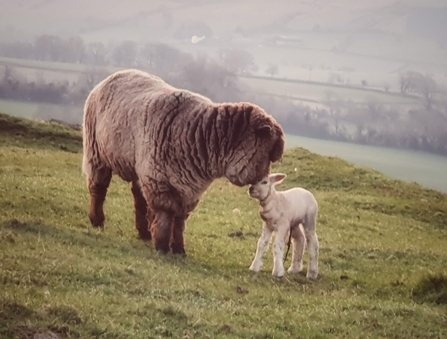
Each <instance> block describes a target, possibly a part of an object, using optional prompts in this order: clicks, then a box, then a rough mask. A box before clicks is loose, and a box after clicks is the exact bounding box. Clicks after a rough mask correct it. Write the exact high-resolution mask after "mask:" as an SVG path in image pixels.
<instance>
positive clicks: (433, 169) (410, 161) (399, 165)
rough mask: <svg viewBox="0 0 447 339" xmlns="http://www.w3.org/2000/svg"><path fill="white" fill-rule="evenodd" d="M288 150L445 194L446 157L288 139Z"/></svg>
mask: <svg viewBox="0 0 447 339" xmlns="http://www.w3.org/2000/svg"><path fill="white" fill-rule="evenodd" d="M287 147H288V148H293V147H303V148H306V149H308V150H310V151H311V152H315V153H318V154H322V155H326V156H337V157H339V158H341V159H344V160H347V161H349V162H351V163H354V164H357V165H361V166H365V167H370V168H373V169H376V170H378V171H380V172H382V173H385V174H386V175H389V176H392V177H395V178H398V179H401V180H405V181H409V182H417V183H419V184H421V185H423V186H426V187H429V188H432V189H435V190H439V191H442V192H447V174H446V173H447V157H444V156H441V155H435V154H430V153H425V152H417V151H410V150H401V149H395V148H385V147H374V146H365V145H356V144H351V143H346V142H336V141H327V140H318V139H311V138H305V137H299V136H294V135H288V136H287Z"/></svg>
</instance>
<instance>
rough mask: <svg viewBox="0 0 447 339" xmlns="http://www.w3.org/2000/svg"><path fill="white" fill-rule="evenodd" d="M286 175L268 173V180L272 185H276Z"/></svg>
mask: <svg viewBox="0 0 447 339" xmlns="http://www.w3.org/2000/svg"><path fill="white" fill-rule="evenodd" d="M286 177H287V175H285V174H283V173H273V174H270V175H269V178H270V182H271V183H272V184H273V185H277V184H280V183H282V182H283V180H284V179H285V178H286Z"/></svg>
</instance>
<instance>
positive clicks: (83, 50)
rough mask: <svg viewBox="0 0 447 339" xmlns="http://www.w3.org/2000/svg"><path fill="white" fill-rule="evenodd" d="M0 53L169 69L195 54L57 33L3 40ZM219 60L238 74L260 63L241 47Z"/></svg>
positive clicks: (164, 71) (224, 52) (163, 46)
mask: <svg viewBox="0 0 447 339" xmlns="http://www.w3.org/2000/svg"><path fill="white" fill-rule="evenodd" d="M0 56H1V57H9V58H18V59H28V60H38V61H49V62H65V63H77V64H85V65H90V66H96V67H105V66H118V67H138V68H143V69H150V70H154V69H155V70H157V71H158V72H159V73H162V74H167V73H170V72H171V70H172V67H174V68H176V67H177V66H178V64H180V65H183V64H185V63H188V62H191V60H192V56H191V55H190V54H187V53H183V52H181V51H179V50H178V49H175V48H173V47H171V46H169V45H167V44H163V43H146V44H143V45H139V44H138V43H137V42H135V41H132V40H126V41H122V42H120V43H114V44H113V43H110V44H108V45H105V44H104V43H103V42H90V43H85V42H84V40H83V39H82V38H80V37H70V38H67V39H64V38H61V37H58V36H55V35H47V34H45V35H40V36H37V37H36V38H35V39H34V41H33V43H26V42H13V43H0ZM217 62H218V63H219V64H220V66H221V67H223V68H225V69H226V70H227V71H229V72H232V73H235V74H246V73H251V72H255V71H256V70H257V69H258V67H257V66H256V64H255V59H254V56H253V55H252V54H251V53H249V52H247V51H245V50H243V49H238V48H233V49H222V50H220V51H219V52H218V60H217Z"/></svg>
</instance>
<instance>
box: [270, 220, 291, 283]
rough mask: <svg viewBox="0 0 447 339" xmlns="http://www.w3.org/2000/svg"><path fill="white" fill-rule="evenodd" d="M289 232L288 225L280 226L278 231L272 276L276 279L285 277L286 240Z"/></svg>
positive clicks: (274, 248)
mask: <svg viewBox="0 0 447 339" xmlns="http://www.w3.org/2000/svg"><path fill="white" fill-rule="evenodd" d="M288 232H289V225H288V224H280V225H278V230H277V231H276V238H275V244H274V247H273V257H274V258H273V271H272V274H273V275H274V276H275V277H282V276H283V275H284V264H283V257H284V246H285V238H286V235H287V233H288Z"/></svg>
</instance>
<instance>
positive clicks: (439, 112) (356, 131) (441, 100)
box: [0, 36, 447, 155]
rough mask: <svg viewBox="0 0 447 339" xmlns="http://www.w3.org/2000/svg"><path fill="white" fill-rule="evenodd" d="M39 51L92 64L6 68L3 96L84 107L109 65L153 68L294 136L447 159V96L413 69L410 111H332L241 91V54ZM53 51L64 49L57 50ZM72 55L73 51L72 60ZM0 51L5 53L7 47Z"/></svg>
mask: <svg viewBox="0 0 447 339" xmlns="http://www.w3.org/2000/svg"><path fill="white" fill-rule="evenodd" d="M37 42H39V43H37ZM52 45H53V47H51V46H52ZM19 46H22V47H23V45H22V44H21V43H16V45H14V44H13V45H11V46H10V47H14V48H15V51H18V50H21V49H20V48H19ZM33 46H34V47H33V49H35V50H34V52H33V53H34V54H32V55H34V56H35V57H36V58H37V57H38V58H40V60H47V61H62V62H65V61H66V62H69V60H71V62H78V63H85V64H87V65H90V66H86V68H85V71H84V72H83V73H81V74H80V75H79V77H78V78H77V79H76V80H75V81H72V82H69V81H63V82H54V81H50V80H48V79H37V80H33V81H29V80H27V79H26V78H25V77H24V76H22V75H21V74H20V73H19V72H18V71H16V70H14V69H12V68H10V67H4V68H3V69H2V68H1V67H0V98H8V99H16V100H21V101H32V102H42V103H57V104H63V105H66V106H78V107H80V106H81V105H82V104H83V103H84V101H85V99H86V97H87V95H88V93H89V91H90V90H91V89H92V88H93V86H95V85H96V84H97V83H98V82H99V81H100V80H102V79H104V78H105V77H106V76H107V75H108V74H110V70H109V69H108V68H107V67H106V66H107V65H110V61H111V60H114V61H113V62H112V64H114V65H119V66H122V67H138V68H141V69H144V70H149V71H150V72H152V73H154V74H157V75H159V76H161V77H163V78H164V79H166V80H167V81H168V82H169V83H171V84H173V85H174V86H177V87H180V88H186V89H189V90H192V91H195V92H198V93H201V94H203V95H206V96H208V97H210V98H211V99H212V100H214V101H217V102H224V101H251V102H253V103H256V104H258V105H260V106H261V107H263V108H264V109H265V110H266V111H267V112H269V113H270V114H272V115H273V116H274V117H275V118H276V119H277V120H278V121H279V122H280V123H281V124H282V125H283V126H284V129H285V130H286V132H288V133H291V134H297V135H303V136H309V137H315V138H322V139H328V140H342V141H350V142H356V143H363V144H369V145H380V146H394V147H402V148H410V149H418V150H424V151H428V152H434V153H438V154H443V155H447V98H446V97H443V96H441V95H440V94H439V93H437V86H436V83H435V82H434V81H433V79H432V78H430V77H428V76H424V75H422V74H420V73H416V72H408V73H406V74H404V75H402V77H401V78H400V85H401V91H402V93H403V94H405V93H409V92H415V93H419V94H420V95H421V97H422V98H423V100H421V101H420V104H415V105H414V107H412V108H411V109H409V110H407V111H397V110H396V109H394V108H392V107H390V106H387V105H384V104H382V103H380V102H378V101H375V100H370V101H368V102H367V103H365V104H364V105H358V104H353V103H349V102H345V101H342V100H339V99H338V98H337V97H336V96H335V95H333V94H331V93H328V95H327V97H326V98H325V99H324V100H323V102H324V104H325V105H326V108H320V109H310V108H308V107H306V106H303V105H300V104H296V103H293V102H291V101H288V100H285V99H278V98H275V97H273V96H271V95H268V94H265V93H261V94H259V93H255V92H253V91H252V90H251V89H249V88H245V87H243V86H242V84H241V83H240V82H239V81H238V75H239V74H243V73H246V72H252V71H254V70H255V69H256V65H255V63H254V58H253V57H252V56H251V55H250V54H249V53H246V52H245V51H243V50H237V49H235V50H229V49H228V50H222V51H219V53H218V54H217V55H216V57H215V58H210V57H208V56H205V55H202V56H198V57H194V56H193V55H191V54H187V53H184V52H181V51H179V50H177V49H175V48H173V47H171V46H168V45H165V44H160V43H157V44H146V45H144V46H138V45H137V44H136V43H134V42H130V41H125V42H122V43H120V44H117V45H116V46H115V47H114V48H112V49H110V48H106V46H104V45H103V44H102V43H92V44H88V45H83V42H82V40H79V39H66V40H63V39H59V38H57V39H56V38H55V39H50V38H48V36H46V37H45V38H44V37H42V36H41V37H38V38H36V42H35V44H34V45H33ZM43 46H47V47H45V48H44V47H43ZM55 46H59V47H60V49H61V50H60V51H59V52H57V48H56V47H55ZM62 46H65V47H62ZM82 46H84V47H82ZM14 48H12V49H11V50H9V52H11V51H13V50H14ZM36 48H37V49H36ZM70 50H71V51H72V54H71V56H68V54H70V53H69V52H68V51H70ZM0 51H1V53H3V54H5V53H6V52H5V49H4V48H3V47H2V48H0ZM6 51H8V50H7V49H6ZM37 51H39V53H37ZM62 51H65V52H62ZM73 51H77V52H76V53H75V52H73ZM11 53H12V52H11ZM8 56H11V55H8ZM13 56H14V57H17V55H13ZM238 56H239V57H238ZM69 58H72V59H69ZM267 72H268V73H269V74H270V75H272V76H273V74H274V73H275V72H277V68H276V66H275V65H270V66H269V69H268V70H267ZM75 112H77V113H76V114H77V116H71V117H70V122H73V121H75V122H76V121H78V122H80V121H81V119H82V109H78V110H75ZM45 118H49V117H48V116H45ZM54 118H59V117H57V116H55V117H54Z"/></svg>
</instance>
